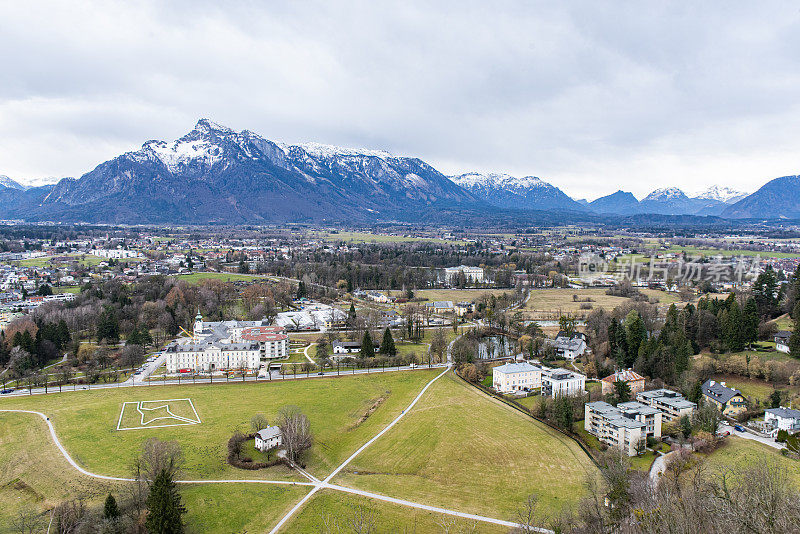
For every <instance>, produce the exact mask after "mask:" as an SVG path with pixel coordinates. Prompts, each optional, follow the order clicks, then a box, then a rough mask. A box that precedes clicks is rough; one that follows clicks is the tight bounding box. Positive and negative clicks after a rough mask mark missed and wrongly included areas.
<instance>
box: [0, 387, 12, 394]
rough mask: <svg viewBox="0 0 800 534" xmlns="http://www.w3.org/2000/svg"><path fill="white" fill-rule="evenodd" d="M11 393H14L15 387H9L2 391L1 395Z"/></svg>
mask: <svg viewBox="0 0 800 534" xmlns="http://www.w3.org/2000/svg"><path fill="white" fill-rule="evenodd" d="M9 393H14V388H8V389H4V390H2V391H0V395H7V394H9Z"/></svg>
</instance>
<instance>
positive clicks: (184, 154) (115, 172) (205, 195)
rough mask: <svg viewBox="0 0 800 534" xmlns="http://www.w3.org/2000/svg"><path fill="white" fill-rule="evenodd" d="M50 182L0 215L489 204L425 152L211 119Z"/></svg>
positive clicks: (174, 216) (310, 217)
mask: <svg viewBox="0 0 800 534" xmlns="http://www.w3.org/2000/svg"><path fill="white" fill-rule="evenodd" d="M323 147H324V148H323ZM42 189H43V190H45V191H44V192H45V193H46V194H44V196H43V197H42V198H34V199H30V198H28V199H22V201H21V202H20V203H19V205H18V206H17V208H16V209H10V210H5V211H6V213H5V214H4V213H3V211H2V208H0V215H1V216H4V217H6V218H7V217H9V216H13V215H20V214H22V213H24V214H25V215H26V217H27V218H29V219H33V220H65V221H84V222H114V223H168V222H178V223H190V224H201V223H221V224H240V223H247V222H253V223H269V222H302V221H347V220H351V221H352V220H357V221H361V220H372V219H375V218H376V217H378V216H380V217H382V218H387V219H390V218H393V217H402V216H407V215H409V214H410V213H413V211H414V210H417V209H422V208H424V207H427V206H429V205H449V204H455V205H464V206H474V205H480V204H481V203H480V201H478V200H477V199H476V198H475V197H473V196H472V195H471V194H469V193H468V192H466V191H464V190H463V189H461V188H460V187H458V186H457V185H455V184H454V183H453V182H451V181H450V180H448V179H447V177H445V176H444V175H443V174H441V173H440V172H439V171H437V170H436V169H434V168H433V167H432V166H430V165H428V164H427V163H425V162H424V161H422V160H420V159H418V158H406V157H395V156H392V155H390V154H388V153H385V152H380V153H379V152H378V151H368V150H364V151H361V150H356V149H340V148H337V147H327V146H325V145H306V147H304V146H302V145H287V144H278V143H275V142H272V141H269V140H267V139H264V138H262V137H260V136H258V135H256V134H254V133H252V132H249V131H247V130H243V131H241V132H237V131H235V130H232V129H231V128H228V127H225V126H221V125H219V124H216V123H213V122H211V121H209V120H207V119H201V120H200V121H198V123H197V125H196V126H195V127H194V129H192V131H190V132H189V133H188V134H186V135H185V136H183V137H181V138H180V139H177V140H175V141H172V142H168V141H159V140H152V141H147V142H146V143H144V144H143V145H142V148H141V149H139V150H136V151H131V152H127V153H125V154H122V155H120V156H117V157H116V158H114V159H111V160H109V161H106V162H104V163H101V164H100V165H98V166H97V167H96V168H95V169H94V170H92V171H90V172H88V173H86V174H84V175H83V176H81V177H80V178H79V179H63V180H61V181H60V182H58V184H56V185H55V186H52V187H49V188H42ZM25 200H27V204H26V203H25Z"/></svg>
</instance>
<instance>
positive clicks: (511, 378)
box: [492, 362, 543, 393]
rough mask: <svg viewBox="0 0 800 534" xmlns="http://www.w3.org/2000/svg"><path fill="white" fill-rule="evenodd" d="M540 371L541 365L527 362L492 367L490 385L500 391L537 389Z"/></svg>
mask: <svg viewBox="0 0 800 534" xmlns="http://www.w3.org/2000/svg"><path fill="white" fill-rule="evenodd" d="M542 371H543V370H542V368H541V367H537V366H536V365H531V364H529V363H527V362H522V363H507V364H505V365H500V366H498V367H495V368H494V369H492V386H493V387H494V389H496V390H497V391H498V392H500V393H514V392H517V391H531V390H534V389H539V388H541V387H542Z"/></svg>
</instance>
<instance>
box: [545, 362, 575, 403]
mask: <svg viewBox="0 0 800 534" xmlns="http://www.w3.org/2000/svg"><path fill="white" fill-rule="evenodd" d="M584 393H586V377H585V376H584V375H582V374H580V373H576V372H574V371H568V370H566V369H547V368H545V369H544V370H543V371H542V395H544V396H547V397H554V398H555V397H564V396H566V397H574V396H577V395H583V394H584Z"/></svg>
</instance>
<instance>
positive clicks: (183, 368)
mask: <svg viewBox="0 0 800 534" xmlns="http://www.w3.org/2000/svg"><path fill="white" fill-rule="evenodd" d="M187 334H188V332H187ZM164 352H165V353H166V366H167V372H168V373H179V372H196V371H206V372H210V371H218V370H237V369H247V370H250V371H256V370H259V369H261V368H262V367H266V366H268V365H269V362H271V361H273V360H279V359H284V358H287V357H288V356H289V336H287V335H286V330H285V329H284V328H283V327H281V326H274V325H270V324H269V323H268V321H267V320H266V319H264V320H261V321H216V322H207V321H203V318H202V316H201V315H200V314H199V313H198V314H197V317H196V318H195V324H194V328H193V331H192V334H191V335H187V337H182V338H178V339H176V340H175V341H173V342H172V343H170V344H169V345H168V346H167V347H166V348H165V349H164Z"/></svg>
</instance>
